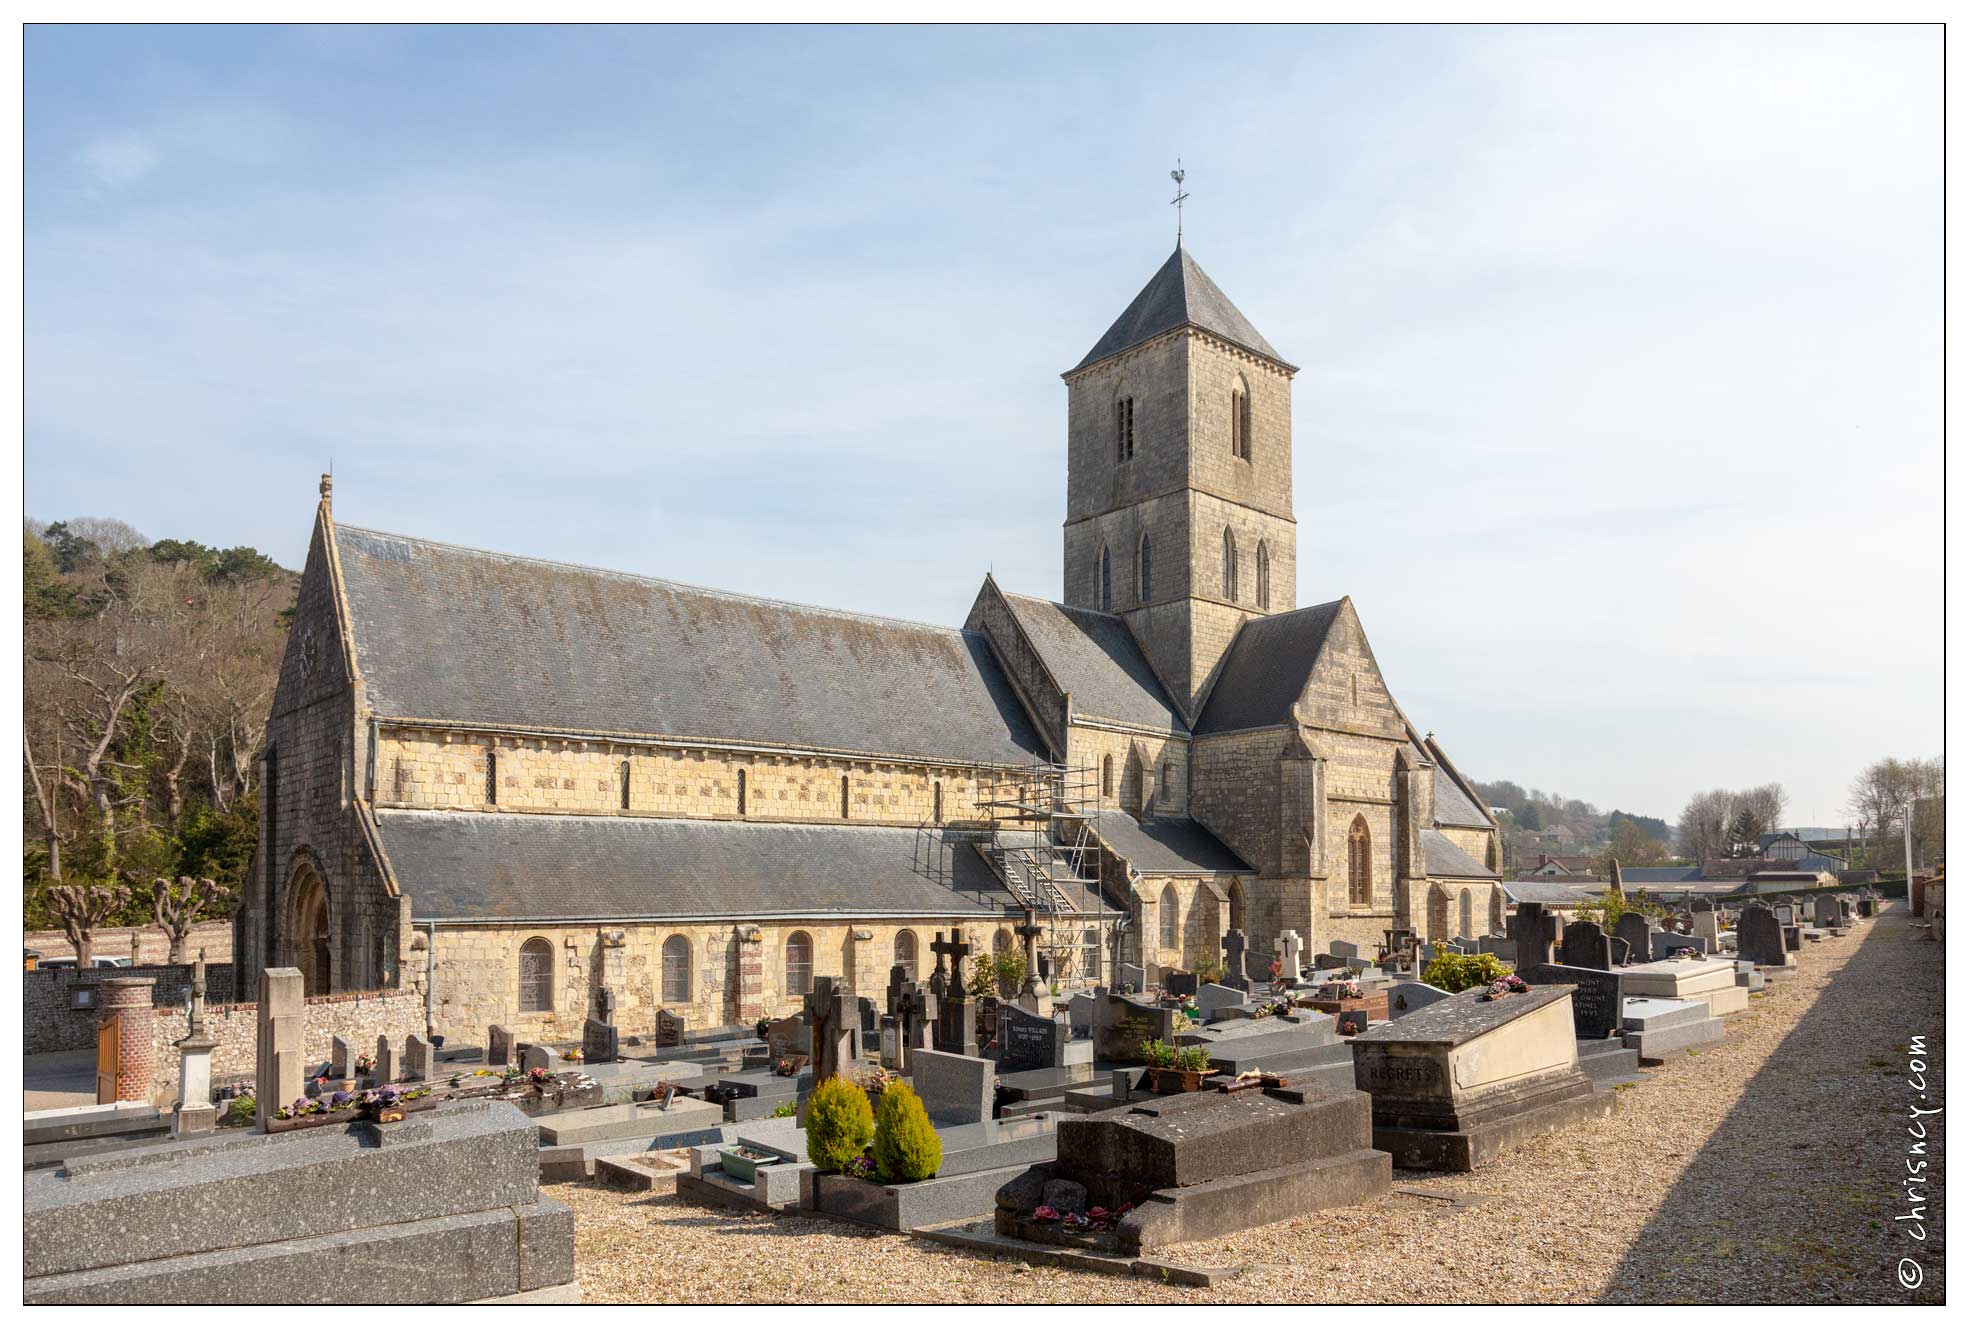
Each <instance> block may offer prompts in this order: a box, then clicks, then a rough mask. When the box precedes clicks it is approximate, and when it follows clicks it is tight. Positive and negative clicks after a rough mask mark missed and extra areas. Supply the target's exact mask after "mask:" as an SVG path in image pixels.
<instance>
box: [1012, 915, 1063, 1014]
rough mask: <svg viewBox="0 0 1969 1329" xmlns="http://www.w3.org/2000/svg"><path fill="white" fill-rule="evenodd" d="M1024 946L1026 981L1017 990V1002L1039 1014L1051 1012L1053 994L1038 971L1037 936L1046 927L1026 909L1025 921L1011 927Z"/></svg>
mask: <svg viewBox="0 0 1969 1329" xmlns="http://www.w3.org/2000/svg"><path fill="white" fill-rule="evenodd" d="M1012 932H1013V934H1014V935H1015V936H1017V937H1018V939H1019V942H1020V944H1021V945H1023V947H1024V948H1025V954H1026V981H1025V986H1024V987H1022V988H1021V989H1020V990H1019V1004H1020V1005H1021V1006H1024V1007H1025V1008H1026V1009H1027V1010H1029V1011H1035V1012H1037V1013H1038V1014H1040V1015H1051V1014H1052V1013H1053V996H1052V993H1051V992H1050V991H1049V990H1048V989H1047V985H1046V980H1045V979H1044V978H1043V977H1042V976H1041V974H1040V972H1039V938H1040V937H1041V936H1043V935H1044V934H1045V932H1046V929H1045V928H1043V927H1041V926H1040V925H1039V923H1038V921H1037V919H1036V918H1035V916H1034V914H1033V912H1032V910H1030V909H1028V910H1026V921H1025V922H1023V923H1021V924H1019V925H1018V926H1017V927H1015V928H1013V929H1012Z"/></svg>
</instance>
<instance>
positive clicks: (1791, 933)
mask: <svg viewBox="0 0 1969 1329" xmlns="http://www.w3.org/2000/svg"><path fill="white" fill-rule="evenodd" d="M1804 945H1805V928H1804V926H1803V925H1802V924H1799V923H1786V924H1785V925H1784V948H1785V949H1786V950H1788V951H1796V950H1802V949H1803V948H1804Z"/></svg>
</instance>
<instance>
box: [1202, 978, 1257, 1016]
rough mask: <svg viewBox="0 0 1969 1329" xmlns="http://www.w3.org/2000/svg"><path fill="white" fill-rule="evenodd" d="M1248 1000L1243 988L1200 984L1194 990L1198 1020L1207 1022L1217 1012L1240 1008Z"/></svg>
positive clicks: (1249, 997)
mask: <svg viewBox="0 0 1969 1329" xmlns="http://www.w3.org/2000/svg"><path fill="white" fill-rule="evenodd" d="M1250 1000H1251V994H1250V993H1249V992H1247V991H1245V990H1244V989H1243V988H1235V987H1226V986H1225V985H1224V984H1222V983H1200V984H1198V985H1197V989H1196V1013H1197V1016H1198V1018H1199V1019H1203V1020H1209V1019H1212V1018H1213V1017H1215V1016H1216V1014H1217V1012H1218V1011H1222V1010H1228V1009H1230V1008H1231V1007H1233V1006H1242V1005H1244V1004H1245V1003H1246V1002H1248V1001H1250Z"/></svg>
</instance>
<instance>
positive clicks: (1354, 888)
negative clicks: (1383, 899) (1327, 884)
mask: <svg viewBox="0 0 1969 1329" xmlns="http://www.w3.org/2000/svg"><path fill="white" fill-rule="evenodd" d="M1347 903H1348V904H1363V905H1371V904H1373V903H1374V842H1373V840H1371V839H1369V838H1368V834H1367V818H1365V817H1362V816H1358V815H1356V816H1355V817H1354V824H1353V827H1352V829H1350V830H1349V831H1348V832H1347Z"/></svg>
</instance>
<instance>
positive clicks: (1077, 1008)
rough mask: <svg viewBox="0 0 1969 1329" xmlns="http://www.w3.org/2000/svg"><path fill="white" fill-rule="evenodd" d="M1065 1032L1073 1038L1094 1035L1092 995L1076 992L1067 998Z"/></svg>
mask: <svg viewBox="0 0 1969 1329" xmlns="http://www.w3.org/2000/svg"><path fill="white" fill-rule="evenodd" d="M1067 1031H1068V1032H1069V1033H1071V1034H1072V1035H1073V1036H1074V1037H1075V1038H1091V1037H1092V1036H1093V1034H1094V994H1093V993H1091V992H1076V993H1074V994H1073V995H1072V996H1071V997H1068V998H1067Z"/></svg>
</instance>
